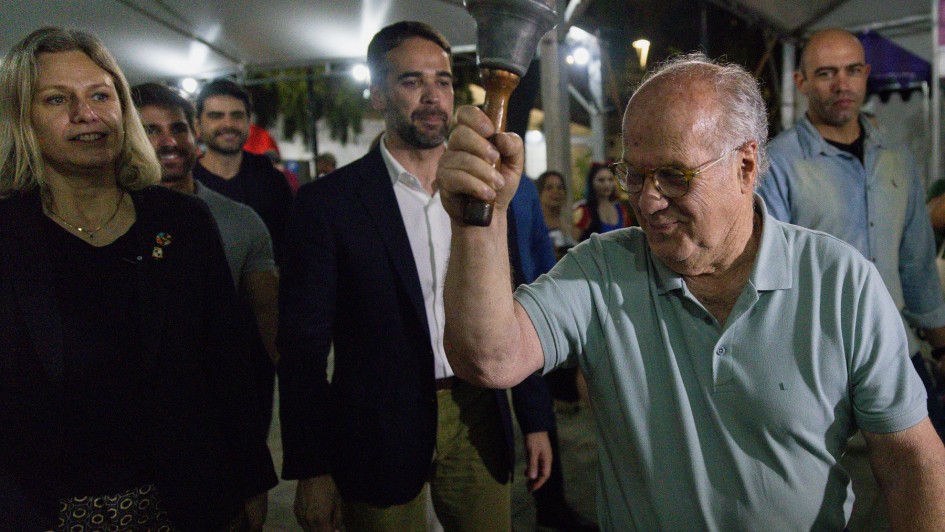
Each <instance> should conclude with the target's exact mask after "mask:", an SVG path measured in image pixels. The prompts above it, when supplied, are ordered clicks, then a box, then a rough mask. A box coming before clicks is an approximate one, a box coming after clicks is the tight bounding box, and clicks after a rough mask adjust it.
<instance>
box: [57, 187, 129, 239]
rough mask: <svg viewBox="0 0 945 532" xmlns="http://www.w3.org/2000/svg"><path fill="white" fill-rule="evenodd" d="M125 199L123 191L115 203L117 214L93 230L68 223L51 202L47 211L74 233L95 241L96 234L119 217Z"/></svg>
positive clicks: (114, 213) (113, 214)
mask: <svg viewBox="0 0 945 532" xmlns="http://www.w3.org/2000/svg"><path fill="white" fill-rule="evenodd" d="M123 199H125V191H124V190H122V191H121V195H119V196H118V201H117V202H116V203H115V212H113V213H112V215H111V216H109V217H108V219H107V220H105V222H104V223H102V225H100V226H98V227H95V228H91V227H80V226H78V225H73V224H71V223H69V222H68V221H66V219H65V218H63V217H62V216H59V213H58V212H56V211H55V210H53V208H52V202H50V203H49V205H47V206H46V210H48V211H49V213H50V214H52V215H53V216H55V217H56V219H57V220H59V221H60V222H62V223H64V224H66V226H67V227H69V228H70V229H72V230H73V231H75V232H77V233H79V234H80V235H82V236H84V237H86V238H88V239H89V240H95V234H96V233H98V232H99V231H101V230H102V229H105V228H106V227H108V224H110V223H112V220H114V219H115V217H116V216H118V211H119V210H120V209H121V202H122V200H123Z"/></svg>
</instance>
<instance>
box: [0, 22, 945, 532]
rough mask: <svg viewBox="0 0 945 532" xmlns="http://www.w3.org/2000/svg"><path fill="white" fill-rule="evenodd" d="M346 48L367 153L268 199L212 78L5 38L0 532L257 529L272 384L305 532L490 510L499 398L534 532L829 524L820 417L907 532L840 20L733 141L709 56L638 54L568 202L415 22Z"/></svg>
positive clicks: (90, 44) (719, 69)
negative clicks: (373, 132) (197, 86)
mask: <svg viewBox="0 0 945 532" xmlns="http://www.w3.org/2000/svg"><path fill="white" fill-rule="evenodd" d="M367 60H368V65H369V68H370V70H371V73H372V76H371V80H372V81H371V86H370V105H371V107H372V108H373V109H374V110H376V111H377V112H378V113H379V114H380V115H381V116H382V117H383V120H384V131H383V133H382V135H381V136H380V137H379V138H378V140H377V142H376V143H375V144H374V145H373V146H372V148H371V149H370V150H369V151H368V153H366V154H365V155H364V156H363V157H362V158H360V159H357V160H355V161H354V162H351V163H350V164H347V165H344V166H342V167H340V168H337V169H336V168H335V167H336V164H337V162H336V161H335V160H334V157H332V156H330V154H323V155H320V156H319V157H318V160H317V171H316V175H318V176H320V178H319V179H317V180H315V181H313V182H311V183H308V184H304V185H302V186H300V187H299V186H298V182H297V181H295V182H293V181H292V176H290V175H288V174H286V173H285V172H284V171H280V170H279V169H277V168H276V166H274V163H277V164H278V163H279V162H280V159H279V156H278V146H277V145H274V143H272V142H271V139H270V141H266V139H265V138H264V136H263V135H262V133H260V132H257V133H256V135H255V137H254V139H253V140H252V141H251V142H250V143H249V145H247V141H248V140H249V139H250V135H251V130H252V124H251V117H252V109H253V106H252V101H251V100H250V98H249V96H248V94H247V92H246V91H245V89H244V88H243V87H241V86H240V85H239V84H237V83H235V82H233V81H231V80H227V79H219V80H215V81H213V82H211V83H209V84H207V85H205V86H204V87H203V89H202V90H201V91H200V93H199V94H198V95H197V97H196V99H195V101H194V102H193V104H192V103H191V102H190V101H188V100H187V99H185V98H183V97H182V96H181V94H180V93H178V92H177V91H175V90H173V89H170V88H168V87H167V86H164V85H161V84H157V83H145V84H141V85H137V86H134V87H132V86H130V85H129V83H128V81H127V80H126V79H125V77H124V75H123V74H122V71H121V69H120V68H119V66H118V64H117V63H116V61H115V59H114V58H113V57H112V55H111V54H110V53H109V51H108V50H107V49H106V48H105V46H104V45H103V44H102V42H101V41H100V40H99V39H97V38H96V37H94V36H93V35H91V34H89V33H86V32H83V31H79V30H68V29H62V28H43V29H40V30H37V31H34V32H32V33H31V34H29V35H28V36H26V37H25V38H23V39H22V40H21V41H20V42H19V43H17V44H16V45H15V46H14V47H13V49H12V50H10V51H9V52H8V53H7V54H6V55H5V57H4V58H3V62H2V64H0V283H3V289H2V293H3V294H4V295H3V296H2V297H0V352H2V353H3V356H2V357H0V424H2V425H3V426H4V427H6V428H7V429H6V430H5V431H3V433H2V434H3V435H2V436H0V526H2V528H3V529H4V530H7V529H9V530H68V531H84V530H89V531H91V530H197V531H207V530H261V529H262V527H263V526H264V523H265V520H266V512H267V504H268V501H267V493H268V490H270V489H271V488H272V487H273V486H274V485H276V483H277V477H276V472H275V471H274V467H273V462H272V458H271V456H270V453H269V449H268V448H267V445H266V441H267V436H268V433H269V427H270V424H271V415H272V410H273V394H274V387H275V383H276V380H277V379H276V376H277V375H278V385H279V397H280V409H279V416H280V423H281V430H282V438H283V441H282V444H283V453H284V462H283V469H282V471H281V475H282V478H283V479H286V480H295V481H297V488H296V495H295V506H294V511H295V515H296V518H297V520H298V523H299V525H300V526H301V528H302V529H304V530H307V531H308V530H338V529H345V530H352V531H360V530H425V529H426V527H427V526H428V522H429V521H430V518H431V516H430V515H429V514H428V508H427V501H428V500H429V501H432V508H433V513H434V514H435V515H434V517H435V520H436V521H438V522H439V523H440V524H441V525H442V527H443V528H444V529H446V530H511V511H512V509H511V481H512V477H513V469H514V464H515V459H514V456H515V449H514V447H515V446H514V441H515V439H514V437H513V436H514V432H513V431H514V429H513V425H512V420H513V417H514V418H515V419H516V421H517V423H518V425H519V427H520V429H521V432H522V434H523V435H524V436H523V438H522V441H523V442H524V447H525V448H524V452H525V457H526V460H525V462H526V470H525V471H524V472H523V473H524V475H525V477H526V479H527V485H528V488H529V491H531V492H532V493H533V495H534V499H535V508H536V522H537V524H538V525H539V526H541V527H545V528H547V529H553V530H579V531H580V530H597V529H598V528H603V529H605V530H662V529H669V530H676V529H710V530H730V529H731V530H741V529H792V530H793V529H835V530H842V529H844V528H845V527H846V526H847V525H848V523H849V519H850V512H851V507H852V502H853V492H852V490H851V489H850V480H849V476H848V474H847V473H846V472H845V471H844V469H843V467H842V465H841V461H840V460H841V457H842V456H843V455H844V452H845V451H846V449H847V445H848V440H849V438H850V437H851V436H852V435H853V434H854V433H856V432H857V431H860V432H861V433H862V435H863V437H864V438H865V440H866V443H867V446H868V451H869V456H870V464H871V466H872V471H873V473H874V475H875V477H876V480H877V482H878V485H879V487H880V489H881V492H882V494H883V496H884V498H885V501H886V504H887V508H888V514H889V521H890V523H891V525H892V526H893V528H895V529H908V530H941V529H942V528H943V527H945V505H943V504H941V494H942V493H943V492H945V447H943V444H942V436H943V435H945V416H943V414H942V409H941V406H942V405H941V402H940V397H939V395H938V394H937V392H936V390H935V374H936V373H937V372H939V371H940V370H941V369H942V368H941V367H940V365H939V362H940V361H941V360H942V358H943V356H945V299H943V296H942V290H941V288H940V285H939V279H938V278H937V271H936V268H935V265H934V259H935V255H936V244H935V238H934V235H933V224H936V216H937V214H936V213H937V212H938V210H937V209H936V208H934V207H936V206H937V203H935V202H936V200H935V199H932V200H931V203H930V204H929V207H930V209H927V208H926V203H925V202H926V193H925V191H924V189H923V187H922V184H921V179H920V176H919V174H918V171H917V170H916V165H915V163H914V161H913V160H912V158H911V156H910V155H909V153H908V151H906V150H904V149H901V148H899V147H898V146H896V145H895V144H893V143H891V142H889V141H888V140H887V139H886V138H884V136H883V134H882V132H881V130H880V129H878V128H876V127H875V126H874V125H873V124H872V123H871V122H869V121H868V120H866V119H865V118H864V117H863V116H862V114H861V113H860V106H861V105H862V103H863V101H864V98H865V95H866V94H865V91H866V77H867V75H868V74H869V69H870V67H869V65H868V64H867V62H866V59H865V57H864V52H863V48H862V46H861V45H860V44H859V41H858V40H857V39H856V38H855V37H854V36H852V35H851V34H849V33H847V32H845V31H842V30H835V29H830V30H823V31H820V32H817V33H815V34H814V35H812V36H811V38H810V39H809V41H808V43H807V45H806V46H805V48H804V49H803V52H802V54H801V56H800V62H799V65H798V69H797V71H796V73H795V83H796V85H797V88H798V90H799V91H800V93H801V94H803V95H804V96H805V97H806V98H807V100H808V111H807V113H806V114H805V116H804V117H802V118H801V120H799V121H798V123H797V125H796V126H795V127H794V128H792V129H790V130H788V131H785V132H783V133H781V134H779V135H777V136H776V137H775V138H774V139H773V140H772V141H771V142H770V144H769V142H768V126H767V120H768V118H767V112H766V108H765V104H764V101H763V99H762V96H761V92H760V90H759V86H758V83H757V81H756V80H755V79H754V78H753V77H752V76H751V74H749V73H748V72H747V71H746V70H745V69H744V68H742V67H740V66H737V65H732V64H725V63H722V62H718V61H714V60H712V59H710V58H708V57H706V56H704V55H702V54H690V55H684V56H680V57H678V58H675V59H673V60H670V61H668V62H666V63H664V64H663V65H661V66H659V67H657V68H655V69H653V70H652V71H651V72H650V73H649V74H648V75H647V77H646V78H645V79H644V81H643V82H642V83H641V85H640V87H639V88H637V90H636V91H635V93H634V95H633V96H632V98H631V99H630V101H629V103H628V105H627V108H626V112H625V115H624V121H623V131H622V139H623V154H622V156H621V157H620V158H619V160H617V161H616V162H613V163H610V164H607V163H594V164H592V165H591V167H590V169H589V171H588V174H587V177H586V181H585V182H586V194H585V197H584V198H583V199H582V200H581V201H579V202H577V203H576V204H574V205H573V206H572V205H570V201H569V193H568V187H567V179H566V176H565V174H564V173H562V172H556V171H548V172H545V173H543V174H542V175H541V176H539V178H538V180H537V183H533V182H532V181H531V180H530V179H527V178H523V177H522V176H523V171H524V168H523V161H524V156H523V146H522V141H521V139H520V138H519V137H518V136H517V135H514V134H508V133H496V132H495V130H494V127H493V124H492V123H491V122H490V121H489V119H488V118H487V117H486V115H485V114H484V113H483V112H482V111H481V110H479V109H477V108H475V107H471V106H466V107H463V108H460V109H459V110H458V111H457V112H454V93H453V89H454V81H455V79H454V75H453V70H452V57H451V47H450V43H449V42H448V41H447V40H446V39H445V37H444V36H443V35H442V34H441V33H440V32H439V31H437V30H436V29H435V28H433V27H431V26H429V25H427V24H424V23H420V22H413V21H404V22H398V23H395V24H392V25H390V26H387V27H385V28H383V29H382V30H380V31H379V32H378V33H377V34H376V35H375V36H374V37H373V39H372V40H371V43H370V45H369V47H368V52H367ZM247 148H253V149H252V151H250V150H249V149H247ZM536 184H537V187H536ZM470 198H474V199H477V200H481V201H486V202H493V201H494V202H495V215H494V217H493V221H492V223H491V225H489V226H488V227H478V226H469V225H466V224H464V223H463V214H462V213H463V208H464V205H465V204H466V202H468V201H469V200H470ZM943 209H945V208H943ZM930 216H931V218H930ZM930 220H931V223H930ZM935 227H936V229H939V228H940V227H945V223H941V224H937V225H935ZM922 341H924V342H926V343H927V344H928V345H929V346H930V347H931V357H932V360H928V359H927V358H926V357H924V356H923V354H922V350H921V349H920V346H921V342H922ZM330 356H333V369H332V371H331V374H330V375H329V357H330ZM569 368H570V373H569V372H568V370H569ZM930 368H931V371H930ZM555 375H557V376H559V377H560V376H562V375H564V376H566V377H565V379H564V381H565V383H566V384H565V388H566V389H568V390H570V391H568V392H566V393H565V396H566V398H567V399H569V400H576V399H577V398H579V397H583V400H584V401H586V402H588V403H590V404H591V405H592V407H593V409H594V414H595V419H596V423H595V431H596V435H597V441H598V452H599V467H598V469H597V471H596V473H595V474H596V479H597V515H596V518H597V520H598V522H599V525H598V524H595V523H594V522H592V521H590V520H589V519H587V518H586V517H585V516H582V515H580V514H578V513H577V512H575V511H574V510H573V509H572V508H571V506H570V505H569V504H568V502H567V501H566V498H565V486H564V481H563V474H562V468H561V463H562V458H563V459H564V460H567V457H566V456H564V457H563V456H562V455H563V453H562V452H561V446H560V445H559V442H558V435H557V421H556V417H555V411H554V406H553V396H554V397H558V398H561V394H560V388H561V387H560V384H559V385H555V381H554V377H553V376H555ZM549 376H552V377H550V380H548V381H546V377H549ZM552 392H555V393H552ZM513 412H514V416H513Z"/></svg>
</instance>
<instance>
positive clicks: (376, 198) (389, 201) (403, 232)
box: [357, 143, 429, 331]
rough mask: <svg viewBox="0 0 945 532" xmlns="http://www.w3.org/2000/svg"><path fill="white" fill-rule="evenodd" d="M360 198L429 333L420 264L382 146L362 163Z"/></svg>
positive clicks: (359, 186)
mask: <svg viewBox="0 0 945 532" xmlns="http://www.w3.org/2000/svg"><path fill="white" fill-rule="evenodd" d="M358 180H359V183H358V187H357V192H358V196H359V197H360V199H361V202H362V203H363V204H364V207H365V210H366V211H367V213H368V216H369V217H370V218H371V220H372V221H373V223H374V226H375V229H376V230H377V234H379V235H380V236H381V240H383V241H384V245H385V247H386V248H387V253H388V255H390V258H391V262H392V263H393V265H394V269H395V270H396V272H397V276H398V277H399V278H400V280H401V282H402V283H403V285H404V288H405V289H406V291H407V296H408V297H409V298H410V302H411V303H412V304H413V307H414V310H416V312H417V316H418V317H419V318H420V322H421V323H422V324H423V330H424V331H427V330H429V324H428V322H427V312H426V307H425V306H424V304H423V290H422V289H421V288H420V277H419V276H418V275H417V263H416V261H414V258H413V252H412V251H411V250H410V239H409V238H408V237H407V229H406V228H405V227H404V220H403V218H402V217H401V214H400V206H399V205H398V204H397V197H396V196H395V195H394V187H393V186H392V185H391V181H390V174H388V172H387V166H386V165H385V164H384V159H383V157H381V148H380V143H378V146H375V147H374V149H372V150H371V151H370V152H369V153H368V154H367V155H366V156H365V157H364V158H363V159H362V160H361V168H359V169H358Z"/></svg>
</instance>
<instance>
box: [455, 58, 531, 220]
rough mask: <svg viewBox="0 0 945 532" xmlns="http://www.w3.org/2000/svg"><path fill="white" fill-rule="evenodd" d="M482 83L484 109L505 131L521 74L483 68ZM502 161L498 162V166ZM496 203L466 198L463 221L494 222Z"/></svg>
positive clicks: (496, 128)
mask: <svg viewBox="0 0 945 532" xmlns="http://www.w3.org/2000/svg"><path fill="white" fill-rule="evenodd" d="M479 73H480V75H481V76H482V84H483V86H484V87H485V89H486V102H485V105H484V106H483V108H482V110H483V112H485V113H486V116H488V117H489V119H490V120H492V125H494V126H495V132H496V133H503V132H504V131H505V121H506V118H507V114H508V108H509V97H510V96H511V95H512V91H514V90H515V87H518V82H519V79H520V78H519V76H518V74H515V73H514V72H509V71H508V70H499V69H495V68H483V69H480V71H479ZM499 164H500V162H496V166H498V165H499ZM494 207H495V204H494V203H486V202H483V201H479V200H477V199H474V198H471V197H469V198H466V205H465V206H463V223H465V224H467V225H475V226H478V227H488V226H489V225H490V224H491V223H492V210H493V208H494Z"/></svg>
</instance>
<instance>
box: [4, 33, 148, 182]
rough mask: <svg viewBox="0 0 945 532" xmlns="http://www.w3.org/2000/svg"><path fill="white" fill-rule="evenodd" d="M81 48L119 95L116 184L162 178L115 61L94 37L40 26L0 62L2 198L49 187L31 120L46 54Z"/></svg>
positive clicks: (88, 34) (127, 88) (125, 83)
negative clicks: (122, 133) (121, 131)
mask: <svg viewBox="0 0 945 532" xmlns="http://www.w3.org/2000/svg"><path fill="white" fill-rule="evenodd" d="M72 51H79V52H82V53H84V54H85V55H87V56H88V57H89V59H91V60H92V62H94V63H95V64H96V65H98V66H99V67H100V68H101V69H102V70H105V71H106V72H108V73H109V74H110V75H111V77H112V82H113V83H114V85H115V91H116V92H117V93H118V101H119V103H120V104H121V111H122V120H123V122H124V130H125V138H124V141H123V143H122V146H121V153H120V155H119V158H118V160H117V161H116V163H115V164H116V175H117V181H118V186H119V187H121V188H123V189H126V190H138V189H141V188H144V187H146V186H148V185H152V184H155V183H157V182H158V181H160V179H161V166H160V164H159V163H158V161H157V157H156V156H155V154H154V148H153V147H151V143H150V142H149V141H148V137H147V135H146V134H145V132H144V128H143V127H142V126H141V120H140V119H139V118H138V113H137V111H136V110H135V108H134V105H133V104H132V101H131V92H130V90H129V87H128V81H127V80H126V79H125V75H124V74H122V72H121V69H120V68H119V67H118V63H117V62H116V61H115V58H114V57H112V54H111V53H110V52H109V51H108V50H107V49H106V48H105V45H104V44H102V41H100V40H99V39H98V37H95V36H94V35H92V34H90V33H87V32H84V31H80V30H74V29H63V28H52V27H50V28H42V29H38V30H36V31H34V32H33V33H30V34H29V35H28V36H27V37H26V38H25V39H23V40H22V41H20V42H19V43H17V44H16V45H15V46H14V47H13V48H12V49H11V50H10V52H9V53H8V54H7V55H6V56H5V57H4V58H3V62H2V63H0V196H7V195H9V194H10V193H12V192H25V191H29V190H32V189H34V188H36V187H39V188H41V189H43V188H47V187H48V186H49V183H48V176H47V175H46V172H45V170H44V164H43V155H42V153H41V151H40V148H39V142H38V141H37V139H36V133H35V131H34V129H33V123H32V120H31V119H30V113H31V110H32V102H33V92H34V90H35V88H36V80H37V78H38V77H39V76H38V66H37V64H38V57H39V55H40V54H44V53H61V52H72Z"/></svg>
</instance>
